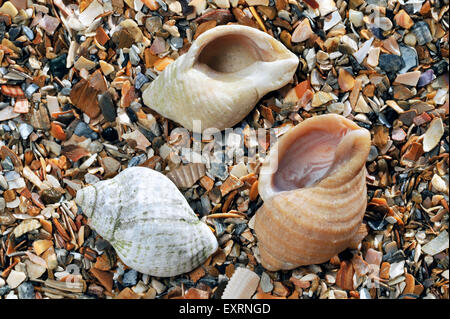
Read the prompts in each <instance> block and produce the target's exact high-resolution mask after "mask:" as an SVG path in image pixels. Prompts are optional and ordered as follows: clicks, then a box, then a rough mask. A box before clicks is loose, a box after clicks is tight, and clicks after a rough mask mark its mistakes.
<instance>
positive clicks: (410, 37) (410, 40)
mask: <svg viewBox="0 0 450 319" xmlns="http://www.w3.org/2000/svg"><path fill="white" fill-rule="evenodd" d="M403 42H404V43H405V44H407V45H409V46H411V47H414V46H416V43H417V39H416V36H415V34H414V33H412V32H408V33H407V34H406V35H405V37H404V38H403Z"/></svg>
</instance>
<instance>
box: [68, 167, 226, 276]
mask: <svg viewBox="0 0 450 319" xmlns="http://www.w3.org/2000/svg"><path fill="white" fill-rule="evenodd" d="M75 201H76V203H77V204H78V205H79V206H81V208H82V210H83V213H84V214H85V215H86V216H88V217H90V226H91V227H92V228H94V229H95V230H96V231H97V233H98V234H100V235H101V236H102V237H103V238H104V239H105V240H108V241H109V242H110V243H111V245H112V246H113V247H114V248H115V249H116V252H117V254H118V256H119V257H120V259H121V260H122V261H123V262H124V263H125V264H126V265H127V266H129V267H131V268H133V269H135V270H137V271H139V272H141V273H144V274H149V275H152V276H159V277H171V276H176V275H179V274H182V273H186V272H189V271H191V270H192V269H194V268H196V267H197V266H199V265H201V264H202V263H203V262H204V261H205V260H206V259H207V258H208V257H209V256H210V255H211V254H212V253H214V252H215V251H216V249H217V247H218V243H217V239H216V237H215V236H214V234H213V233H212V231H211V230H210V229H209V227H208V226H207V225H206V224H205V223H203V222H201V221H200V220H199V219H198V218H197V216H196V215H195V214H194V212H193V211H192V209H191V207H190V206H189V204H188V202H187V201H186V199H185V198H184V197H183V195H182V194H181V193H180V191H179V190H178V189H177V187H176V186H175V185H174V184H173V183H172V182H171V181H170V180H169V179H168V178H167V177H166V176H164V175H163V174H161V173H159V172H157V171H154V170H151V169H149V168H145V167H131V168H127V169H125V170H124V171H122V172H121V173H120V174H118V175H117V176H116V177H114V178H112V179H109V180H105V181H100V182H97V183H96V184H95V185H92V186H88V187H85V188H82V189H81V190H79V191H78V192H77V196H76V199H75Z"/></svg>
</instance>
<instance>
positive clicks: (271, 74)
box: [143, 25, 298, 130]
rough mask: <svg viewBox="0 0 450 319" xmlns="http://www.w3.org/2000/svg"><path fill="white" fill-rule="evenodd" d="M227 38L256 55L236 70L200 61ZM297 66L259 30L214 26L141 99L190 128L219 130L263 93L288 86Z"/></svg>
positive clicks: (237, 60)
mask: <svg viewBox="0 0 450 319" xmlns="http://www.w3.org/2000/svg"><path fill="white" fill-rule="evenodd" d="M226 37H236V39H237V40H239V39H240V40H242V41H243V45H242V48H241V49H242V51H245V48H246V47H247V48H251V50H252V52H253V51H254V52H256V54H258V55H259V56H258V57H257V58H255V59H256V60H255V61H254V62H253V63H250V64H249V65H245V66H243V67H242V68H240V69H239V70H233V71H232V72H228V71H222V70H220V71H218V70H215V69H214V68H213V67H210V65H209V64H208V63H209V62H210V61H217V60H220V59H215V57H216V56H214V59H211V58H204V56H205V54H203V53H204V52H207V50H209V48H210V47H211V46H214V45H216V43H217V45H221V44H220V42H221V41H222V40H223V39H225V38H226ZM214 41H215V42H214ZM237 42H239V41H237ZM211 43H214V45H211ZM212 50H215V49H214V48H213V49H212ZM230 52H240V51H239V50H238V49H237V50H231V51H230ZM214 54H216V53H214ZM217 54H221V52H219V53H217ZM236 54H239V53H236ZM244 55H245V54H244ZM223 56H225V58H223V59H226V54H223ZM203 60H205V61H203ZM241 60H243V59H241V58H240V57H235V58H232V57H231V58H230V59H229V60H227V61H226V63H223V64H224V65H233V64H237V65H238V64H239V63H240V61H241ZM212 63H214V62H212ZM297 65H298V58H297V56H295V55H294V54H293V53H292V52H290V51H289V50H288V49H286V48H285V47H284V45H283V44H281V43H280V42H279V41H277V40H275V39H274V38H273V37H271V36H269V35H268V34H266V33H264V32H262V31H259V30H257V29H254V28H251V27H246V26H242V25H225V26H217V27H215V28H212V29H210V30H208V31H206V32H204V33H202V34H201V35H200V36H199V37H198V38H197V39H196V40H195V41H194V42H193V44H192V46H191V47H190V49H189V51H188V52H187V53H186V54H184V55H182V56H181V57H179V58H178V59H177V60H176V61H175V62H173V63H172V64H170V65H169V66H167V67H166V68H165V69H164V71H163V72H162V73H161V74H160V75H159V77H158V78H157V79H155V80H154V81H153V82H152V83H151V84H150V85H149V87H148V88H147V89H146V90H145V91H144V92H143V101H144V104H145V105H147V106H149V107H150V108H152V109H153V110H155V111H156V112H158V113H159V114H161V115H163V116H164V117H166V118H169V119H171V120H173V121H175V122H177V123H179V124H181V125H182V126H183V127H185V128H187V129H189V130H193V121H194V120H200V121H201V126H202V129H206V128H209V127H214V128H218V129H219V130H223V129H225V128H227V127H232V126H233V125H235V124H236V123H238V122H239V121H240V120H242V119H243V118H244V117H245V116H246V115H247V114H248V113H249V112H250V111H251V109H252V108H253V107H254V106H255V104H256V103H257V102H258V100H259V99H260V98H261V97H262V96H264V95H265V94H266V93H268V92H270V91H272V90H276V89H279V88H280V87H282V86H284V85H285V84H287V83H288V82H289V81H290V80H291V79H292V76H293V74H294V73H295V70H296V68H297ZM221 67H222V66H221ZM236 68H238V67H236ZM168 92H170V94H169V93H168Z"/></svg>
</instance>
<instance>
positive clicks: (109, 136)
mask: <svg viewBox="0 0 450 319" xmlns="http://www.w3.org/2000/svg"><path fill="white" fill-rule="evenodd" d="M102 137H103V138H104V139H105V140H107V141H108V142H115V141H117V140H118V139H119V134H118V133H117V130H116V129H115V128H113V127H107V128H106V129H104V130H103V132H102Z"/></svg>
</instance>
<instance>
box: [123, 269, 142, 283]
mask: <svg viewBox="0 0 450 319" xmlns="http://www.w3.org/2000/svg"><path fill="white" fill-rule="evenodd" d="M137 280H138V273H137V271H136V270H134V269H131V270H128V271H127V272H125V274H124V275H123V278H122V285H123V286H124V287H132V286H135V285H136V284H137Z"/></svg>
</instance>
